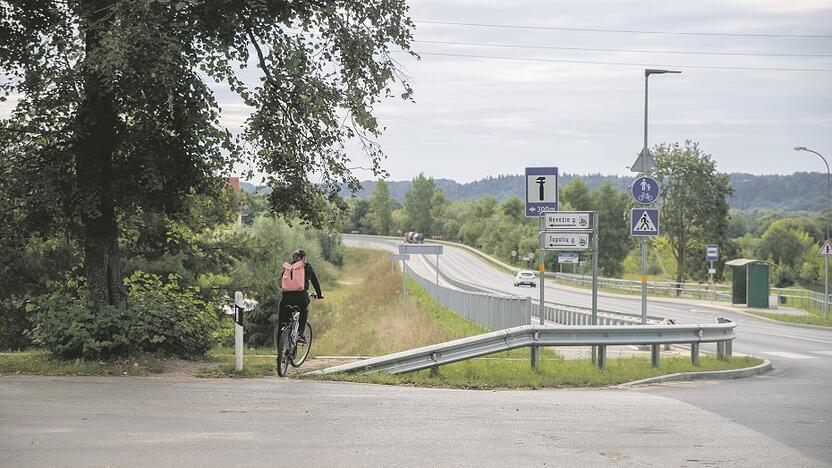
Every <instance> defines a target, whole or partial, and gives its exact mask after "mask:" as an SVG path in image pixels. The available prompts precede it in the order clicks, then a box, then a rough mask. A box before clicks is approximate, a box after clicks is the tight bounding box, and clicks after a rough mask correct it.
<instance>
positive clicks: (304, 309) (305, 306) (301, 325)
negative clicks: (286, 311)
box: [298, 294, 309, 335]
mask: <svg viewBox="0 0 832 468" xmlns="http://www.w3.org/2000/svg"><path fill="white" fill-rule="evenodd" d="M308 317H309V296H307V295H306V294H304V297H303V299H302V304H301V308H300V320H299V322H298V333H299V334H301V335H302V334H303V330H305V327H306V319H307V318H308Z"/></svg>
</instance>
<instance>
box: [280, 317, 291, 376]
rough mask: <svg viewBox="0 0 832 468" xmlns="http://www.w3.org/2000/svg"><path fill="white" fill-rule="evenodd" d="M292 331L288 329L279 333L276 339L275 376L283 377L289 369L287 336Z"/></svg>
mask: <svg viewBox="0 0 832 468" xmlns="http://www.w3.org/2000/svg"><path fill="white" fill-rule="evenodd" d="M291 332H292V330H290V329H289V327H286V328H284V329H283V331H281V332H280V336H279V337H278V338H277V375H279V376H281V377H284V376H285V375H286V371H287V370H288V369H289V361H290V359H289V356H288V353H289V335H290V334H291Z"/></svg>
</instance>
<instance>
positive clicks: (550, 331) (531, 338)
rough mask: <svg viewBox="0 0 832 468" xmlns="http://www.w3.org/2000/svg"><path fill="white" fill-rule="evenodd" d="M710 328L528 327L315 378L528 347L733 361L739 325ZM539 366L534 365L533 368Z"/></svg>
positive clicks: (408, 368)
mask: <svg viewBox="0 0 832 468" xmlns="http://www.w3.org/2000/svg"><path fill="white" fill-rule="evenodd" d="M718 321H719V323H716V324H705V325H636V326H632V327H617V326H570V327H552V326H546V325H524V326H521V327H513V328H508V329H506V330H499V331H494V332H491V333H486V334H483V335H478V336H472V337H469V338H462V339H459V340H454V341H448V342H446V343H440V344H435V345H430V346H424V347H421V348H416V349H411V350H408V351H402V352H399V353H394V354H389V355H386V356H379V357H375V358H371V359H366V360H363V361H357V362H352V363H349V364H343V365H340V366H335V367H328V368H326V369H321V370H318V371H315V372H312V373H311V374H313V375H314V374H317V375H323V374H332V373H337V372H347V373H358V374H373V373H379V372H385V373H389V374H400V373H403V372H413V371H417V370H422V369H428V368H432V369H433V370H438V367H439V366H442V365H445V364H451V363H453V362H458V361H463V360H466V359H472V358H476V357H480V356H485V355H488V354H493V353H498V352H502V351H509V350H512V349H517V348H522V347H526V346H532V347H539V346H597V347H598V358H597V363H598V366H599V367H601V368H604V367H605V366H606V348H607V346H611V345H644V344H649V345H653V349H654V351H655V350H657V349H658V346H660V345H663V344H690V345H691V346H690V348H691V361H692V362H693V363H694V364H695V365H698V364H699V345H700V344H701V343H717V357H718V358H720V359H724V358H725V356H730V355H731V349H732V342H733V340H734V338H735V337H736V335H735V334H734V328H735V327H736V324H735V323H734V322H732V321H730V320H727V319H718ZM653 364H654V365H656V366H657V365H658V352H654V353H653ZM533 365H534V364H533Z"/></svg>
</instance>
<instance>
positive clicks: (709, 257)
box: [705, 244, 719, 262]
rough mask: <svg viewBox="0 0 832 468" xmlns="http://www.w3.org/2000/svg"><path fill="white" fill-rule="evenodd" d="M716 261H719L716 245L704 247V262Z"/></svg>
mask: <svg viewBox="0 0 832 468" xmlns="http://www.w3.org/2000/svg"><path fill="white" fill-rule="evenodd" d="M717 260H719V246H718V245H716V244H708V245H707V246H705V261H708V262H715V261H717Z"/></svg>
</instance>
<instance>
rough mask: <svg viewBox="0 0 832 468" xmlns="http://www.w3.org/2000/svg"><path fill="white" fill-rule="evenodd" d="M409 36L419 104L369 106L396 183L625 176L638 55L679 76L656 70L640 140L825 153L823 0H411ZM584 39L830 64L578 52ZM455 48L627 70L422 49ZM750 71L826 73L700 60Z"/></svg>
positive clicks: (789, 161) (792, 155) (738, 163)
mask: <svg viewBox="0 0 832 468" xmlns="http://www.w3.org/2000/svg"><path fill="white" fill-rule="evenodd" d="M409 4H410V6H411V13H412V17H413V18H414V20H416V21H417V24H416V26H417V29H416V33H415V39H416V40H417V41H442V42H457V43H477V44H504V45H525V46H534V47H549V48H550V49H546V48H507V47H482V46H473V45H467V46H466V45H452V44H436V43H428V42H416V43H414V49H415V50H416V51H419V52H422V53H423V54H422V58H421V60H420V61H416V60H413V59H409V58H407V57H404V56H403V57H402V61H403V64H404V65H405V66H406V69H407V73H408V74H409V75H410V77H411V79H412V84H413V86H414V88H415V100H416V102H415V104H414V103H408V102H401V101H398V102H397V101H388V102H385V103H384V104H383V105H381V106H379V107H378V109H377V111H378V114H379V116H380V118H381V120H382V122H383V123H384V124H385V125H386V126H387V132H386V133H385V135H384V137H383V138H382V144H383V147H384V148H385V150H386V152H387V154H388V159H387V161H386V163H385V168H386V169H387V170H388V171H389V172H390V175H391V179H393V180H401V179H409V178H412V177H414V176H415V175H417V174H418V173H419V172H422V171H423V172H424V173H425V175H427V176H432V177H434V178H443V177H444V178H451V179H455V180H457V181H460V182H467V181H472V180H476V179H481V178H483V177H487V176H494V175H498V174H519V173H521V172H522V171H523V169H524V168H525V167H526V166H550V165H551V166H557V167H559V168H560V169H561V171H563V172H569V173H577V174H588V173H599V172H600V173H602V174H628V173H629V170H628V166H629V165H630V164H631V163H632V162H633V161H634V160H635V157H636V155H637V153H638V151H639V150H640V149H641V146H642V141H643V119H644V116H643V112H644V72H643V70H644V68H646V67H645V66H644V65H643V64H651V65H655V66H659V67H661V66H665V67H667V68H673V69H678V70H682V71H683V73H682V74H681V75H659V76H651V78H650V95H649V98H650V108H649V125H648V131H649V134H648V138H649V144H650V145H651V146H652V145H654V144H657V143H661V142H673V141H684V140H686V139H691V140H695V141H698V142H699V143H700V144H701V147H702V148H703V149H704V151H706V152H707V153H710V154H711V155H712V156H713V158H714V159H715V160H716V161H717V167H718V169H719V170H720V171H724V172H749V173H754V174H773V173H781V174H790V173H792V172H795V171H819V170H825V167H824V166H823V163H822V161H820V159H818V158H817V157H816V156H814V155H812V154H810V153H805V152H803V153H797V152H795V151H794V150H793V149H792V148H793V147H794V146H798V145H799V146H807V147H810V148H812V149H815V150H816V151H818V152H820V153H822V154H824V155H827V156H830V157H832V2H830V1H828V0H827V1H811V0H795V1H773V0H753V1H750V0H749V1H743V0H719V1H696V2H678V1H672V2H670V1H655V2H648V1H621V0H607V1H593V2H586V1H572V2H550V1H522V0H520V1H517V0H515V1H510V2H508V1H497V0H494V1H491V0H414V1H411V2H409ZM420 21H448V22H462V23H479V24H492V25H519V26H540V27H554V28H563V27H566V28H581V29H615V30H641V31H672V32H693V33H728V34H757V35H759V34H765V35H825V36H828V37H826V38H794V37H789V38H783V37H743V36H714V35H699V34H685V35H665V34H644V33H642V34H634V33H613V32H590V31H563V30H546V29H519V28H497V27H476V26H462V25H443V24H435V23H426V22H420ZM551 47H560V48H594V49H631V50H649V51H684V52H718V53H731V54H736V53H744V54H747V53H752V54H804V55H806V54H815V55H818V54H823V55H826V56H825V57H770V56H744V55H729V56H720V55H702V54H696V55H691V54H675V53H674V54H659V53H643V52H609V51H575V50H562V49H551ZM429 53H430V54H433V53H442V54H464V55H480V56H497V57H515V58H531V59H545V60H559V61H564V60H566V61H592V62H620V63H637V64H642V65H636V66H616V65H609V64H604V65H595V64H577V63H563V62H534V61H521V60H500V59H495V58H468V57H449V56H439V55H429ZM694 66H705V67H713V66H717V67H758V68H790V69H822V70H830V71H827V72H808V71H804V72H798V71H764V70H725V69H709V68H694Z"/></svg>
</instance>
